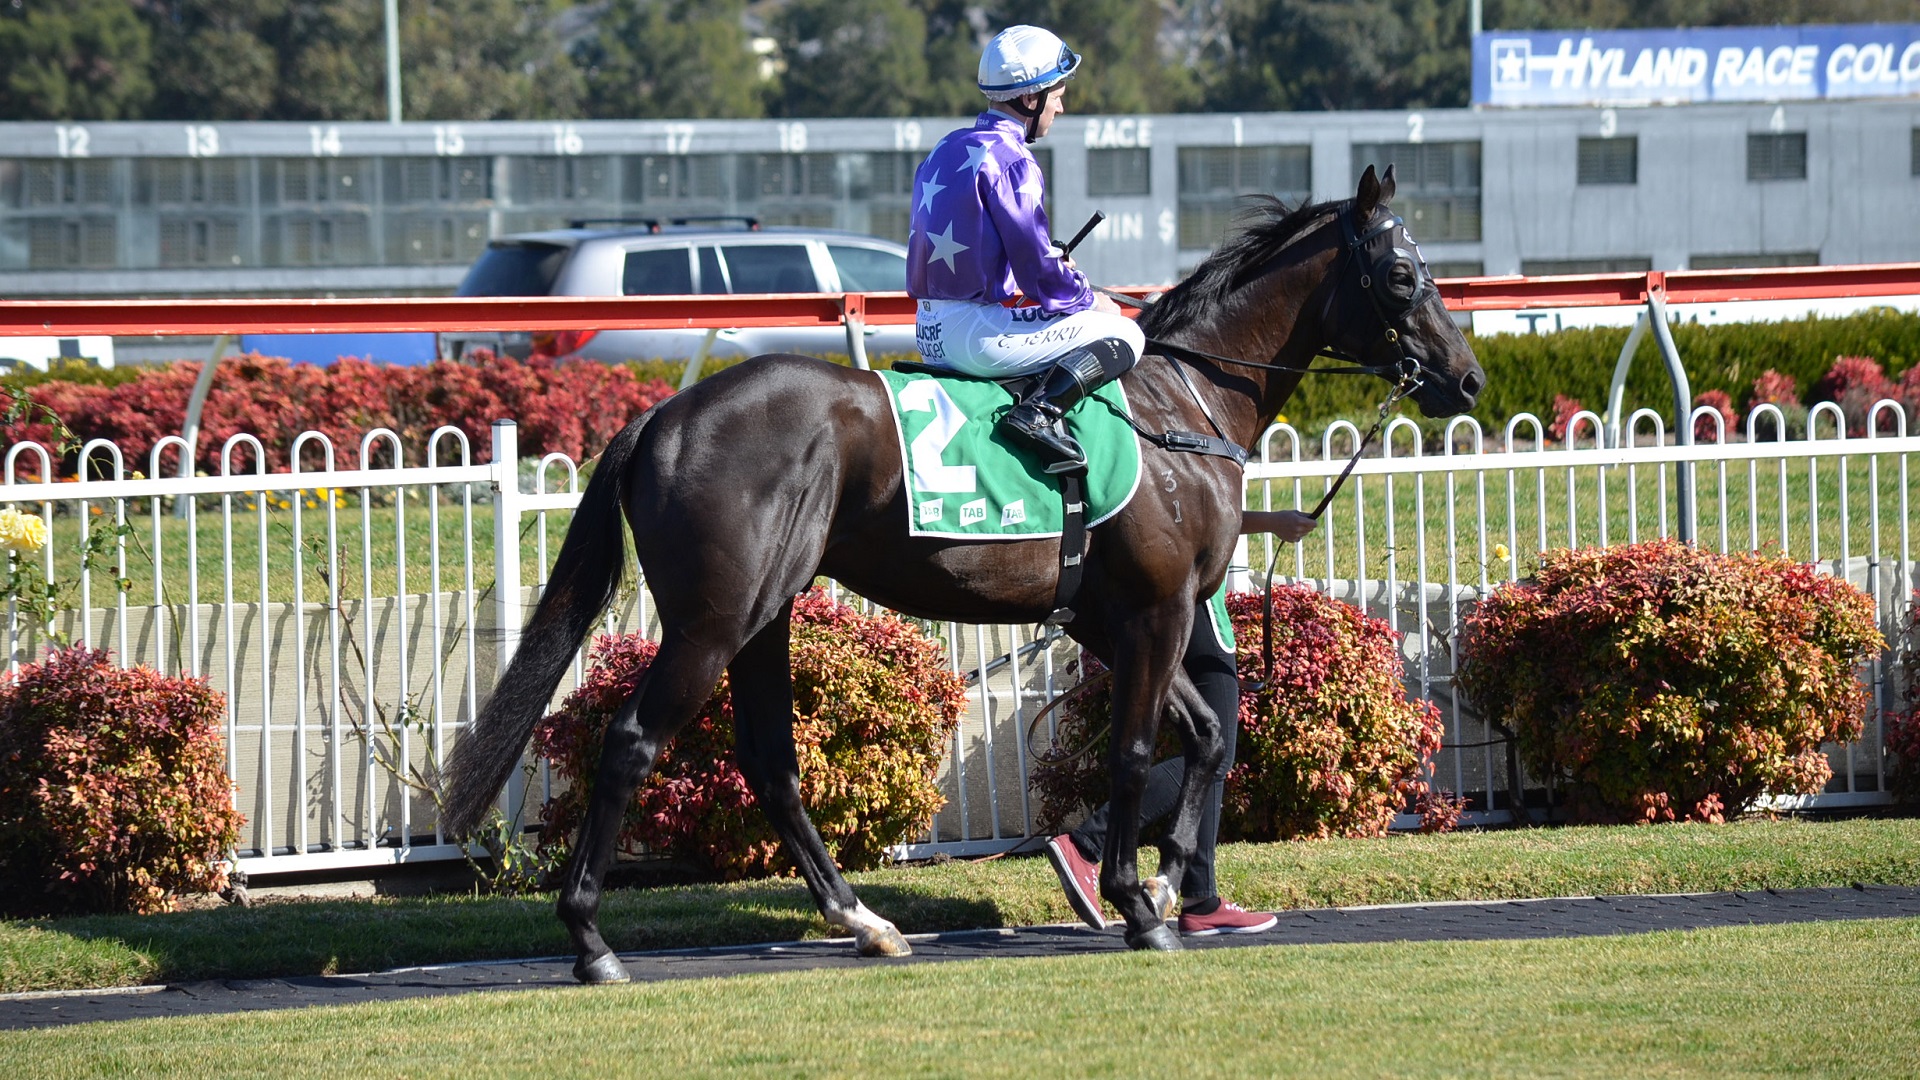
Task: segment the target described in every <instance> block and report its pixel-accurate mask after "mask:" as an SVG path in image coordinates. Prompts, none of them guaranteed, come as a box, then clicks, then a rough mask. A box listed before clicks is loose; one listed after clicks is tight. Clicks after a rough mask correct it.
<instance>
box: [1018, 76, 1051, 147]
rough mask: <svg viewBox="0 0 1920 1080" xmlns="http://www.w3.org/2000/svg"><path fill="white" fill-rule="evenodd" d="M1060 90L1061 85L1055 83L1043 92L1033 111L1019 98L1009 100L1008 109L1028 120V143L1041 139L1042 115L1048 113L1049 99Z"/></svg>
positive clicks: (1034, 104)
mask: <svg viewBox="0 0 1920 1080" xmlns="http://www.w3.org/2000/svg"><path fill="white" fill-rule="evenodd" d="M1058 89H1060V85H1059V84H1058V83H1055V84H1054V85H1052V86H1049V87H1047V88H1046V89H1044V90H1041V91H1040V98H1039V100H1038V101H1036V102H1034V103H1033V108H1031V109H1029V108H1027V107H1026V106H1025V105H1023V104H1021V103H1020V99H1019V98H1009V99H1008V100H1007V102H1006V105H1007V107H1008V108H1010V109H1012V110H1013V111H1014V112H1016V113H1019V114H1020V115H1021V116H1024V117H1026V118H1027V141H1028V142H1032V141H1033V140H1035V139H1037V138H1039V137H1040V114H1042V113H1044V112H1046V111H1047V97H1048V96H1049V95H1050V94H1052V93H1054V92H1055V91H1056V90H1058Z"/></svg>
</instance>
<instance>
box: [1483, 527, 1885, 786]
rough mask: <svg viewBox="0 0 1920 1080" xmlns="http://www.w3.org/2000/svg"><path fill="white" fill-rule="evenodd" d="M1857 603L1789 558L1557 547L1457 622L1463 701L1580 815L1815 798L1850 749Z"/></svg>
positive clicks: (1862, 693) (1860, 604)
mask: <svg viewBox="0 0 1920 1080" xmlns="http://www.w3.org/2000/svg"><path fill="white" fill-rule="evenodd" d="M1880 647H1881V638H1880V633H1879V631H1878V630H1877V629H1875V627H1874V620H1873V604H1872V602H1871V600H1870V599H1869V598H1868V597H1867V595H1866V594H1865V593H1863V592H1861V591H1860V590H1859V589H1857V588H1855V587H1854V586H1852V585H1850V584H1848V583H1847V582H1846V581H1843V580H1841V579H1839V578H1835V577H1831V576H1828V575H1825V574H1820V573H1817V572H1815V571H1814V570H1813V569H1812V568H1811V567H1809V566H1806V565H1804V564H1802V563H1797V562H1793V561H1791V560H1788V559H1783V558H1775V557H1769V556H1765V555H1760V554H1752V553H1741V554H1734V555H1721V554H1718V553H1716V552H1712V551H1703V550H1701V549H1699V548H1695V547H1691V546H1689V545H1686V544H1682V543H1679V542H1677V541H1674V540H1665V539H1663V540H1653V541H1649V542H1646V543H1642V544H1632V545H1627V546H1623V547H1612V548H1592V549H1581V550H1574V551H1568V550H1559V551H1550V552H1546V553H1543V554H1542V555H1541V562H1540V571H1539V576H1538V578H1537V579H1536V580H1534V581H1531V582H1522V583H1518V584H1509V585H1503V586H1501V587H1500V589H1499V590H1498V591H1496V592H1495V593H1494V594H1493V595H1492V596H1491V597H1489V598H1488V599H1487V600H1485V601H1484V602H1482V603H1481V604H1480V605H1479V607H1478V609H1477V610H1475V611H1474V613H1473V614H1472V615H1471V616H1469V617H1468V618H1467V620H1466V622H1465V627H1464V632H1463V634H1462V639H1461V660H1460V670H1459V674H1458V676H1457V677H1456V682H1457V684H1458V685H1459V687H1460V689H1461V691H1462V692H1463V693H1464V694H1465V695H1466V696H1467V697H1468V698H1469V699H1470V700H1471V701H1473V702H1474V703H1475V704H1476V705H1477V706H1478V707H1479V709H1480V710H1481V712H1482V713H1483V714H1485V715H1486V716H1488V717H1490V718H1492V719H1494V720H1496V721H1499V722H1502V723H1506V724H1508V725H1510V726H1512V727H1513V728H1514V729H1515V731H1516V733H1517V736H1518V739H1519V749H1520V755H1521V758H1522V760H1523V761H1525V762H1526V765H1527V767H1528V769H1529V770H1531V771H1532V773H1533V775H1535V776H1537V777H1544V776H1548V775H1554V776H1557V777H1558V778H1559V780H1560V782H1561V783H1562V784H1563V785H1564V790H1565V791H1566V793H1567V798H1568V810H1569V812H1570V814H1571V815H1572V817H1573V818H1574V819H1575V820H1580V821H1595V822H1655V821H1672V820H1675V819H1685V820H1701V821H1719V820H1721V819H1722V817H1726V816H1733V815H1737V814H1739V813H1741V812H1743V811H1744V810H1746V809H1747V808H1748V807H1749V806H1751V805H1752V804H1753V802H1754V800H1755V799H1757V798H1759V797H1760V796H1761V795H1762V794H1766V793H1773V794H1782V795H1784V794H1813V793H1815V792H1818V791H1819V790H1821V787H1822V786H1823V785H1824V784H1825V783H1826V782H1827V779H1828V777H1829V776H1831V775H1832V769H1831V767H1830V766H1829V764H1828V762H1827V758H1826V755H1825V754H1824V753H1823V752H1822V751H1821V746H1822V744H1824V743H1829V742H1847V741H1850V740H1852V739H1855V738H1858V737H1859V735H1860V730H1861V717H1862V715H1863V713H1864V711H1865V709H1866V705H1867V693H1866V690H1865V689H1864V688H1862V687H1861V685H1860V683H1859V681H1858V680H1857V679H1856V678H1855V677H1854V667H1855V665H1857V664H1860V663H1862V662H1864V661H1865V660H1866V659H1867V658H1868V657H1869V656H1871V655H1872V654H1873V652H1874V651H1875V650H1877V649H1878V648H1880Z"/></svg>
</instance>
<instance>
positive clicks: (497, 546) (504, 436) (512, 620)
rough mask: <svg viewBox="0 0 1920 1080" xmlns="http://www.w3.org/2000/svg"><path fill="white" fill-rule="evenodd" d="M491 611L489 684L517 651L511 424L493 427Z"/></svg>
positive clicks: (515, 462)
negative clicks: (493, 647) (493, 653)
mask: <svg viewBox="0 0 1920 1080" xmlns="http://www.w3.org/2000/svg"><path fill="white" fill-rule="evenodd" d="M493 611H494V633H495V635H496V638H495V640H496V641H497V642H498V643H499V644H498V650H499V651H498V657H499V667H498V668H497V669H496V670H495V672H494V676H493V679H494V684H495V685H496V686H497V685H499V683H500V680H501V679H503V678H505V677H506V674H507V665H509V664H510V663H512V662H513V654H514V651H515V650H516V649H518V648H519V647H520V625H521V622H522V621H523V616H522V613H521V611H520V428H519V427H518V425H516V424H515V423H514V422H513V421H511V420H495V421H494V422H493ZM526 797H527V792H526V780H525V778H524V777H523V776H522V775H521V773H520V772H519V770H515V771H514V774H513V777H512V778H511V779H510V780H508V781H507V794H506V799H507V803H506V806H505V807H503V808H502V809H503V812H504V813H505V814H506V815H507V820H508V821H515V820H518V819H519V814H520V807H521V804H522V803H523V802H524V801H525V800H526Z"/></svg>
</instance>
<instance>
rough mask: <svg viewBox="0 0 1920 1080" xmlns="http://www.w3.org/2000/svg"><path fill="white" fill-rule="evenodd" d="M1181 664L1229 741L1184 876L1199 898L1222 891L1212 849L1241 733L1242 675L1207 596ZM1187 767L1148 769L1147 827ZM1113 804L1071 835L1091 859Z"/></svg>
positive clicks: (1186, 893) (1169, 806)
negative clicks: (1218, 634) (1216, 625)
mask: <svg viewBox="0 0 1920 1080" xmlns="http://www.w3.org/2000/svg"><path fill="white" fill-rule="evenodd" d="M1180 665H1181V666H1182V667H1184V668H1186V671H1187V677H1188V678H1190V679H1192V680H1193V685H1194V687H1195V688H1196V689H1198V690H1199V691H1200V696H1201V697H1202V698H1203V699H1205V701H1206V703H1207V707H1208V708H1209V709H1212V710H1213V714H1214V715H1215V716H1217V717H1219V718H1220V734H1221V737H1222V738H1224V739H1225V740H1226V751H1227V752H1226V755H1225V756H1224V757H1222V758H1221V759H1220V771H1219V772H1217V773H1215V774H1214V777H1213V783H1212V784H1211V785H1210V786H1209V788H1208V790H1207V797H1206V799H1205V801H1203V802H1202V803H1201V805H1200V840H1199V843H1197V844H1196V845H1195V846H1194V851H1193V860H1192V861H1191V862H1189V863H1188V864H1187V873H1186V876H1185V877H1184V878H1182V879H1181V881H1180V897H1181V899H1182V900H1183V901H1184V902H1187V903H1199V902H1201V901H1205V900H1211V899H1213V898H1214V897H1215V896H1218V895H1219V892H1218V890H1217V889H1216V888H1215V885H1214V877H1213V848H1214V843H1215V841H1216V840H1217V839H1218V837H1219V833H1220V800H1221V797H1222V795H1223V794H1224V792H1225V789H1226V778H1227V770H1228V769H1231V768H1233V747H1234V742H1235V741H1236V739H1237V738H1238V736H1239V734H1240V678H1239V675H1238V673H1237V672H1235V670H1234V664H1233V653H1232V652H1230V651H1228V650H1227V649H1224V648H1222V647H1221V646H1220V642H1219V640H1218V639H1217V638H1215V637H1214V633H1213V621H1212V617H1211V614H1210V613H1209V612H1208V611H1207V602H1206V601H1204V600H1203V601H1201V602H1200V605H1199V606H1198V607H1197V608H1195V609H1194V612H1193V634H1192V636H1191V637H1189V638H1188V639H1187V653H1186V656H1185V657H1184V658H1183V659H1182V660H1181V661H1180ZM1186 772H1187V759H1186V758H1184V757H1177V758H1173V759H1171V760H1168V761H1163V762H1160V763H1159V764H1158V765H1155V766H1154V767H1153V768H1152V769H1151V770H1149V771H1148V772H1147V788H1146V791H1145V792H1144V793H1142V795H1141V797H1140V824H1141V825H1142V826H1145V825H1147V824H1149V823H1151V822H1154V821H1158V820H1160V819H1161V818H1163V817H1166V816H1167V815H1168V814H1169V813H1171V812H1172V811H1173V807H1174V803H1175V802H1177V801H1178V800H1179V797H1180V781H1181V779H1182V778H1183V777H1185V776H1186ZM1111 806H1112V804H1110V803H1109V804H1103V805H1102V806H1101V807H1100V808H1099V809H1098V810H1095V811H1094V812H1093V813H1092V815H1090V816H1089V817H1088V818H1087V820H1085V821H1083V822H1081V823H1080V827H1079V828H1077V829H1075V830H1073V832H1072V833H1071V834H1070V835H1071V837H1072V839H1073V846H1074V847H1076V848H1078V849H1080V854H1081V855H1082V856H1083V857H1085V858H1086V859H1088V860H1089V861H1092V862H1098V861H1099V860H1100V855H1101V852H1102V851H1103V850H1104V849H1105V845H1106V841H1107V819H1108V813H1109V811H1110V809H1111Z"/></svg>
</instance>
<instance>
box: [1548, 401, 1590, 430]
mask: <svg viewBox="0 0 1920 1080" xmlns="http://www.w3.org/2000/svg"><path fill="white" fill-rule="evenodd" d="M1585 408H1586V406H1585V405H1582V404H1581V403H1580V399H1579V398H1570V397H1568V396H1567V395H1565V394H1555V395H1553V419H1552V420H1551V421H1550V422H1549V423H1548V424H1547V438H1548V439H1550V440H1552V441H1553V442H1560V441H1562V440H1564V439H1565V438H1566V437H1567V428H1568V427H1569V426H1570V425H1571V424H1572V423H1573V418H1574V415H1575V414H1576V413H1578V412H1580V411H1581V410H1582V409H1585ZM1587 434H1588V435H1589V436H1591V435H1592V434H1593V432H1592V430H1591V429H1589V430H1588V432H1587Z"/></svg>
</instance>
